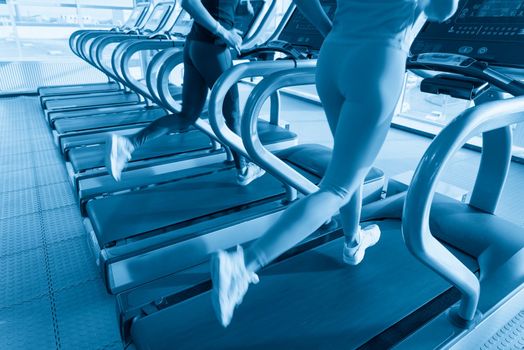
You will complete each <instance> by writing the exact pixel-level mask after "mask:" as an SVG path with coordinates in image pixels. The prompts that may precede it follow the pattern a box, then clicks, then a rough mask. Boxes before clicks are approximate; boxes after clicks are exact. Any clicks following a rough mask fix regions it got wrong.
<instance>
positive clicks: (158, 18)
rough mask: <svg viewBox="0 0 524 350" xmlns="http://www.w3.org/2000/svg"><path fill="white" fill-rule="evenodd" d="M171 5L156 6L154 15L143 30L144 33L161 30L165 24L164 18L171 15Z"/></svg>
mask: <svg viewBox="0 0 524 350" xmlns="http://www.w3.org/2000/svg"><path fill="white" fill-rule="evenodd" d="M170 10H171V5H170V4H160V5H156V6H155V8H154V9H153V13H152V14H151V16H150V17H149V18H148V19H147V22H146V25H145V26H144V28H143V31H144V32H145V33H152V32H156V31H157V30H159V29H160V28H159V27H160V25H161V24H162V23H163V22H164V17H165V16H166V14H168V13H170V12H171V11H170Z"/></svg>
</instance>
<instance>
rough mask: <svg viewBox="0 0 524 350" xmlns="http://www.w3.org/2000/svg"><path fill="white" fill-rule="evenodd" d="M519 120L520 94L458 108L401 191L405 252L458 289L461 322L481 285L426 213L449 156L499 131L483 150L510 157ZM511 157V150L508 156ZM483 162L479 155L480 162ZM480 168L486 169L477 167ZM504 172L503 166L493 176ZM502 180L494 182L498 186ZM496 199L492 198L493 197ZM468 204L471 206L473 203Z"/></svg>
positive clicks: (482, 175) (522, 116) (472, 309)
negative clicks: (435, 230) (433, 229)
mask: <svg viewBox="0 0 524 350" xmlns="http://www.w3.org/2000/svg"><path fill="white" fill-rule="evenodd" d="M520 122H524V97H523V96H520V97H513V98H510V99H506V100H499V101H492V102H486V103H484V104H482V105H479V106H477V107H472V108H469V109H467V110H466V111H464V112H462V113H461V114H460V115H459V116H458V117H456V118H455V119H454V120H453V121H452V122H451V123H450V124H449V125H447V126H446V127H445V128H444V129H443V130H442V131H441V132H440V133H439V135H437V136H436V138H435V139H434V140H433V142H432V143H431V145H430V146H429V148H428V149H427V150H426V152H425V153H424V155H423V157H422V159H421V161H420V163H419V165H418V167H417V169H416V170H415V174H414V176H413V180H412V182H411V185H410V187H409V189H408V192H407V195H406V201H405V203H404V210H403V216H402V234H403V236H404V240H405V242H406V245H407V247H408V249H409V250H410V252H411V253H412V254H413V255H415V256H416V257H417V258H418V259H419V260H421V261H422V262H423V263H424V264H426V265H427V266H428V267H430V268H431V269H433V270H434V271H435V272H437V273H438V274H439V275H441V276H442V277H443V278H445V279H446V280H447V281H449V282H450V283H452V284H453V285H455V286H456V287H457V288H458V289H459V290H460V292H461V293H462V299H461V304H460V308H459V310H458V316H459V317H461V318H462V319H463V320H465V321H473V320H474V318H475V314H476V310H477V305H478V301H479V296H480V283H479V280H478V279H477V277H476V276H475V275H474V274H473V273H472V272H471V271H470V270H469V269H468V268H467V267H466V266H464V265H463V264H462V263H461V262H460V261H459V260H458V259H457V258H456V257H455V256H454V255H453V254H452V253H451V252H450V251H449V250H448V249H447V248H445V247H444V246H443V245H442V244H441V243H440V242H439V241H438V240H437V239H436V238H435V237H434V236H433V235H432V233H431V230H430V226H429V214H430V209H431V203H432V201H433V197H434V195H435V190H436V186H437V184H438V181H439V180H440V177H441V175H442V172H443V170H444V168H445V166H446V165H447V164H448V162H449V160H450V159H451V157H452V156H453V155H454V154H455V153H456V152H457V151H458V150H459V149H460V148H462V146H463V145H464V144H465V143H466V142H467V141H468V140H469V139H470V138H471V137H473V136H475V135H478V134H479V133H492V132H494V133H498V135H497V137H498V139H499V140H502V144H497V143H496V142H493V139H491V142H489V143H488V144H485V145H484V148H483V154H489V155H490V158H491V159H494V158H497V157H501V158H502V159H505V161H506V162H510V161H511V156H510V157H508V156H507V153H508V152H509V153H510V152H511V148H510V147H507V144H508V142H507V141H508V138H509V141H511V136H510V135H511V131H510V128H509V125H511V124H514V123H520ZM510 155H511V154H510ZM482 161H484V159H483V160H482ZM481 169H486V167H482V166H481ZM505 175H507V170H506V171H503V172H501V173H499V175H498V176H505ZM489 176H490V175H489V174H487V172H486V171H485V170H484V171H482V170H480V171H479V173H478V175H477V180H476V184H475V188H476V189H474V192H473V194H472V198H475V197H476V196H477V195H476V193H475V192H476V191H477V188H478V186H477V184H479V183H482V184H484V185H486V184H487V183H486V182H485V181H486V178H487V177H489ZM503 183H504V181H499V186H503ZM497 199H498V198H493V200H497ZM470 205H472V206H476V205H475V203H471V202H470Z"/></svg>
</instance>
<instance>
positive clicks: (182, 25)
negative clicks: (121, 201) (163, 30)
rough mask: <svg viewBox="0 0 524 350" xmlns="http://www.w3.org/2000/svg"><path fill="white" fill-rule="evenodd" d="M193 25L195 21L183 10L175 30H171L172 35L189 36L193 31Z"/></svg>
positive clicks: (174, 27) (175, 24)
mask: <svg viewBox="0 0 524 350" xmlns="http://www.w3.org/2000/svg"><path fill="white" fill-rule="evenodd" d="M192 25H193V19H192V18H191V16H190V15H189V13H187V11H185V10H181V11H180V14H179V15H178V17H177V18H176V21H175V23H174V24H173V28H171V33H172V34H174V35H176V36H179V35H180V36H187V35H188V34H189V32H190V31H191V26H192Z"/></svg>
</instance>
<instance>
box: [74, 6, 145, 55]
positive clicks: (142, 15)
mask: <svg viewBox="0 0 524 350" xmlns="http://www.w3.org/2000/svg"><path fill="white" fill-rule="evenodd" d="M149 9H150V6H149V5H148V4H138V5H136V6H135V8H134V10H133V13H131V15H130V16H129V18H128V20H127V21H126V22H125V23H124V24H123V25H122V26H120V27H118V26H117V27H113V28H111V29H108V30H105V29H80V30H77V31H74V32H73V33H72V34H71V35H70V36H69V48H70V49H71V51H72V52H73V53H74V54H75V55H77V56H78V57H80V58H82V57H81V56H80V54H79V51H78V47H77V43H78V39H79V37H80V36H81V35H84V34H85V33H90V32H98V33H101V32H104V33H109V32H112V31H115V30H117V31H128V30H133V29H135V28H138V27H139V26H140V23H141V22H142V20H143V19H144V18H145V17H146V15H147V13H148V12H149ZM136 12H139V15H138V17H137V19H136V21H135V22H134V23H128V22H129V20H130V19H132V18H133V14H134V13H136Z"/></svg>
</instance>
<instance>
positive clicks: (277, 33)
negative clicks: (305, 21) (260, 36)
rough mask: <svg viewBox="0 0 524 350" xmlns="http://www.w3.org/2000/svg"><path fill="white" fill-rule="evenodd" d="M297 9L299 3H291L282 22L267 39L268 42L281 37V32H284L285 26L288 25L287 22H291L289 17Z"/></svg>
mask: <svg viewBox="0 0 524 350" xmlns="http://www.w3.org/2000/svg"><path fill="white" fill-rule="evenodd" d="M296 9H297V5H295V3H291V4H290V5H289V7H288V9H287V11H286V12H285V13H284V16H282V19H281V20H280V23H279V24H278V26H277V28H276V29H275V31H274V32H273V34H272V35H271V36H270V37H269V38H268V39H267V40H266V42H271V41H275V40H278V38H279V37H280V34H282V31H283V30H284V27H285V26H286V24H287V22H289V19H290V18H291V16H293V14H294V13H295V11H296Z"/></svg>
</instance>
